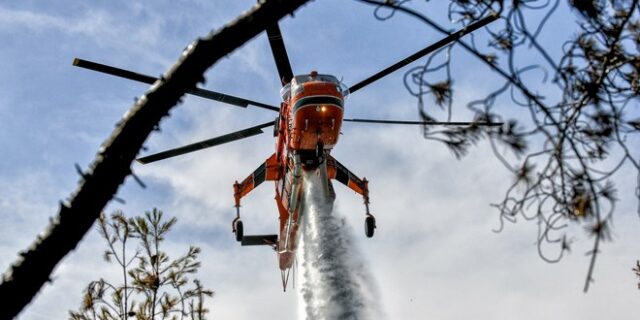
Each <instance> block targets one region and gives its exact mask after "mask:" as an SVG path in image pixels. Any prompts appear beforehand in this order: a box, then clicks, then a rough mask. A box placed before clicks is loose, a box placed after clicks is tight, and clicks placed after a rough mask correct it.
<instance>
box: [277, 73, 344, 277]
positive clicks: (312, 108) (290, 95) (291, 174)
mask: <svg viewBox="0 0 640 320" xmlns="http://www.w3.org/2000/svg"><path fill="white" fill-rule="evenodd" d="M343 89H344V87H341V84H340V82H339V81H338V80H337V79H336V78H335V77H333V76H330V75H318V74H317V73H316V72H312V73H310V74H308V75H300V76H296V77H294V79H292V81H291V83H290V84H288V85H286V86H285V87H284V88H283V92H282V98H283V103H282V106H281V111H280V118H279V126H278V139H277V141H278V142H277V146H276V150H277V158H278V160H279V161H280V165H281V166H282V168H283V174H282V175H281V176H280V179H279V180H278V181H276V202H278V211H279V213H280V214H279V218H280V235H279V237H278V244H277V251H278V261H279V266H280V269H281V270H287V269H289V268H291V267H292V265H293V263H294V258H295V251H296V248H297V245H298V237H299V235H298V233H299V232H298V231H299V222H300V221H299V220H300V215H301V207H302V203H301V202H302V201H301V194H302V191H303V190H302V182H301V181H302V180H299V181H300V182H299V184H298V185H295V182H294V181H296V178H295V175H296V174H301V172H298V173H295V170H296V169H295V165H294V161H293V159H294V158H295V157H296V155H298V156H300V155H301V154H303V153H306V154H313V155H315V153H316V152H317V148H318V146H321V147H322V149H323V152H326V153H327V154H328V153H329V152H330V150H331V149H332V148H333V147H334V146H335V145H336V144H337V142H338V137H339V135H340V129H341V127H342V119H343V115H344V96H343V94H342V90H343ZM310 169H313V170H315V167H313V166H312V167H306V166H305V167H303V169H302V170H310ZM300 179H301V178H300Z"/></svg>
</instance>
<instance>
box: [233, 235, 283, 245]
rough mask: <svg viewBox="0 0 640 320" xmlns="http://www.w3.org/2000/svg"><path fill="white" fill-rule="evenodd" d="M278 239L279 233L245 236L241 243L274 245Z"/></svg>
mask: <svg viewBox="0 0 640 320" xmlns="http://www.w3.org/2000/svg"><path fill="white" fill-rule="evenodd" d="M276 241H278V235H277V234H264V235H259V236H244V237H242V242H241V244H242V245H243V246H262V245H266V246H272V245H275V244H276Z"/></svg>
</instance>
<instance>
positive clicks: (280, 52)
mask: <svg viewBox="0 0 640 320" xmlns="http://www.w3.org/2000/svg"><path fill="white" fill-rule="evenodd" d="M267 36H268V37H269V46H270V47H271V53H273V59H274V60H275V62H276V67H277V68H278V75H280V81H282V83H283V84H286V83H289V81H291V79H293V70H292V69H291V63H290V62H289V56H288V55H287V48H285V46H284V40H283V39H282V33H281V32H280V27H279V26H278V22H277V21H276V22H273V23H272V24H270V25H268V26H267Z"/></svg>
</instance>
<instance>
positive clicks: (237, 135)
mask: <svg viewBox="0 0 640 320" xmlns="http://www.w3.org/2000/svg"><path fill="white" fill-rule="evenodd" d="M274 124H275V121H270V122H267V123H263V124H260V125H257V126H255V127H251V128H247V129H243V130H240V131H236V132H232V133H228V134H225V135H222V136H219V137H215V138H212V139H207V140H203V141H199V142H196V143H192V144H189V145H186V146H183V147H179V148H175V149H170V150H166V151H162V152H159V153H156V154H152V155H149V156H146V157H142V158H138V159H136V161H138V162H139V163H142V164H148V163H151V162H156V161H159V160H163V159H167V158H171V157H175V156H179V155H183V154H185V153H189V152H194V151H198V150H202V149H206V148H210V147H213V146H217V145H221V144H225V143H229V142H232V141H237V140H241V139H244V138H248V137H252V136H255V135H258V134H261V133H263V132H264V131H262V129H263V128H266V127H269V126H272V125H274Z"/></svg>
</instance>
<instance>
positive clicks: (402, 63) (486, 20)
mask: <svg viewBox="0 0 640 320" xmlns="http://www.w3.org/2000/svg"><path fill="white" fill-rule="evenodd" d="M498 18H499V16H498V15H497V14H490V15H489V16H487V17H485V18H483V19H481V20H478V21H476V22H474V23H472V24H470V25H468V26H466V27H465V28H463V29H460V30H458V31H456V32H454V33H452V34H450V35H448V36H447V37H444V38H442V39H441V40H440V41H438V42H436V43H434V44H431V45H429V46H428V47H426V48H424V49H422V50H420V51H418V52H416V53H414V54H412V55H410V56H408V57H406V58H404V59H402V60H401V61H398V62H396V63H395V64H393V65H391V66H390V67H388V68H386V69H384V70H382V71H380V72H378V73H376V74H374V75H372V76H371V77H369V78H367V79H364V80H362V81H360V82H358V83H356V84H355V85H353V86H351V88H349V93H354V92H356V91H358V90H360V89H362V88H364V87H365V86H368V85H370V84H372V83H373V82H375V81H378V80H380V79H381V78H383V77H385V76H387V75H389V74H391V73H392V72H394V71H396V70H398V69H400V68H402V67H404V66H406V65H408V64H410V63H412V62H414V61H416V60H418V59H420V58H422V57H424V56H425V55H427V54H429V53H432V52H434V51H436V50H438V49H440V48H442V47H444V46H446V45H448V44H449V43H451V42H453V41H456V40H458V39H460V38H462V37H463V36H464V35H466V34H469V33H471V32H473V31H475V30H477V29H479V28H482V27H484V26H485V25H487V24H489V23H491V22H493V21H495V20H496V19H498Z"/></svg>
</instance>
